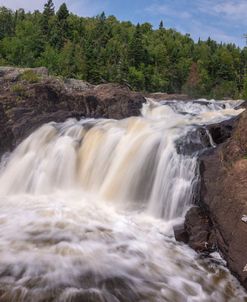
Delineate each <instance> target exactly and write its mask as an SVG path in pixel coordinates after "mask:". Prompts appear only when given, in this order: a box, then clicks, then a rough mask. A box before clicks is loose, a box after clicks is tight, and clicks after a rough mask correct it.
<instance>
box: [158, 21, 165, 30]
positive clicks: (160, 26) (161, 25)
mask: <svg viewBox="0 0 247 302" xmlns="http://www.w3.org/2000/svg"><path fill="white" fill-rule="evenodd" d="M159 29H164V24H163V21H162V20H161V21H160V25H159Z"/></svg>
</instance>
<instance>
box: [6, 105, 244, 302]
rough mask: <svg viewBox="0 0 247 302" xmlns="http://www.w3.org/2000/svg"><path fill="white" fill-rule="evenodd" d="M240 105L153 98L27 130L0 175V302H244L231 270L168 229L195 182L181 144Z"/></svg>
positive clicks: (192, 162)
mask: <svg viewBox="0 0 247 302" xmlns="http://www.w3.org/2000/svg"><path fill="white" fill-rule="evenodd" d="M237 105H238V103H236V102H215V101H211V102H210V103H207V102H206V101H203V100H201V101H200V102H199V103H193V102H188V103H184V102H176V101H173V102H168V103H163V104H158V103H155V102H153V101H152V100H149V101H148V103H147V104H146V105H144V107H143V109H142V117H133V118H128V119H125V120H122V121H116V120H103V119H101V120H94V119H89V120H82V121H79V122H78V121H75V120H68V121H67V122H65V123H63V124H55V123H50V124H47V125H44V126H43V127H41V128H40V129H38V130H37V131H36V132H34V133H33V134H32V135H31V136H29V137H28V138H27V139H26V140H25V141H24V142H23V143H22V144H21V145H20V146H19V147H17V149H16V150H15V151H14V152H13V153H12V154H11V155H10V157H9V158H8V159H7V161H4V162H2V168H1V173H0V226H1V227H0V239H1V240H0V301H25V302H26V301H113V302H115V301H135V302H136V301H154V302H156V301H172V302H173V301H181V302H183V301H217V302H218V301H244V299H245V298H244V297H245V293H244V291H243V290H242V289H241V288H239V285H238V283H237V281H236V280H235V279H234V278H233V277H231V275H230V274H229V272H228V271H227V269H225V268H224V267H223V266H222V265H220V264H217V265H216V264H214V263H213V262H212V261H209V260H203V259H199V258H198V256H197V255H196V254H195V253H194V252H193V251H192V250H191V249H189V248H188V247H187V246H185V245H183V244H180V243H177V242H175V240H174V238H173V235H172V226H173V224H174V223H177V222H178V221H182V217H183V215H184V213H185V211H186V209H187V208H188V207H189V206H190V204H191V202H192V199H193V188H194V187H195V185H196V182H197V175H196V171H197V154H196V153H195V154H193V155H183V154H178V153H177V148H176V147H177V143H178V141H179V139H180V140H181V139H183V138H184V137H186V134H187V133H189V132H190V131H193V130H194V129H195V128H196V127H198V126H199V125H205V124H210V123H214V122H219V121H223V120H225V119H227V118H230V117H232V116H236V115H238V114H239V113H241V111H242V110H235V109H234V106H237ZM209 142H211V145H212V147H213V146H214V144H213V142H212V138H211V137H209ZM1 293H2V296H1ZM76 299H77V300H76Z"/></svg>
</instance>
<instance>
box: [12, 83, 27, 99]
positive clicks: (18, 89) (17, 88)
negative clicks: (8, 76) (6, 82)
mask: <svg viewBox="0 0 247 302" xmlns="http://www.w3.org/2000/svg"><path fill="white" fill-rule="evenodd" d="M11 90H12V92H13V93H14V94H16V95H17V96H18V97H25V96H26V91H25V87H24V86H23V84H21V83H17V84H15V85H13V86H12V87H11Z"/></svg>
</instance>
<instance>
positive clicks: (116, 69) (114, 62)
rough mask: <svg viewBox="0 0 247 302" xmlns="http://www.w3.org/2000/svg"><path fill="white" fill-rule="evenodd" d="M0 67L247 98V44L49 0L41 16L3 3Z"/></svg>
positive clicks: (152, 88)
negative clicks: (85, 13) (72, 9)
mask: <svg viewBox="0 0 247 302" xmlns="http://www.w3.org/2000/svg"><path fill="white" fill-rule="evenodd" d="M0 65H13V66H20V67H38V66H45V67H47V68H48V69H49V71H50V73H52V74H54V75H60V76H62V77H71V78H72V77H73V78H77V79H82V80H86V81H88V82H90V83H92V84H97V83H105V82H118V83H125V84H128V85H129V86H131V87H132V88H134V89H136V90H142V91H149V92H155V91H160V92H167V93H181V92H182V93H187V94H189V95H190V96H192V97H214V98H223V97H232V98H239V97H244V98H247V79H246V68H247V48H244V49H240V48H239V47H237V46H236V45H234V44H219V43H216V42H215V41H213V40H211V39H210V38H209V39H208V40H207V41H204V42H203V41H200V40H199V41H198V42H197V43H195V42H194V41H193V40H192V39H191V38H190V36H189V35H182V34H180V33H178V32H177V31H176V30H174V29H167V28H165V27H164V26H163V22H161V24H160V27H159V29H157V30H154V29H152V25H151V24H149V23H144V24H137V26H135V25H133V24H132V23H131V22H120V21H118V20H117V19H116V18H115V17H114V16H109V17H106V16H105V14H104V13H102V14H101V15H98V16H96V17H94V18H82V17H78V16H76V15H74V14H72V13H69V11H68V9H67V7H66V4H62V5H61V6H60V8H59V9H58V11H57V12H56V11H55V7H54V5H53V3H52V1H51V0H48V2H47V3H46V4H45V6H44V10H43V12H42V13H41V12H39V11H35V12H33V13H26V12H25V11H24V10H22V9H21V10H17V11H11V10H9V9H7V8H4V7H1V8H0Z"/></svg>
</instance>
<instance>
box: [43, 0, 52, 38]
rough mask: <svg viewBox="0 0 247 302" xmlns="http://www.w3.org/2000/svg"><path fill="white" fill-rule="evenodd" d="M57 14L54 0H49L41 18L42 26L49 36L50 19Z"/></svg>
mask: <svg viewBox="0 0 247 302" xmlns="http://www.w3.org/2000/svg"><path fill="white" fill-rule="evenodd" d="M54 14H55V7H54V4H53V2H52V0H48V1H47V2H46V3H45V5H44V10H43V16H42V19H41V27H42V31H43V34H44V35H46V36H49V33H50V26H49V21H50V19H51V17H52V16H54Z"/></svg>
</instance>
